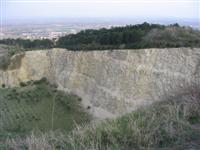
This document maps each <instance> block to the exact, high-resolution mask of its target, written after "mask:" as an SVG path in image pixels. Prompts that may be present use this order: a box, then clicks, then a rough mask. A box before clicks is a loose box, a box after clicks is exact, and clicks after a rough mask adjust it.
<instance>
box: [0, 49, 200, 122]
mask: <svg viewBox="0 0 200 150" xmlns="http://www.w3.org/2000/svg"><path fill="white" fill-rule="evenodd" d="M199 59H200V50H199V48H193V49H192V48H174V49H140V50H115V51H110V50H107V51H106V50H105V51H91V52H84V51H68V50H66V49H51V50H38V51H28V52H25V53H22V54H18V55H15V56H13V57H12V58H11V60H10V65H9V66H8V69H7V70H0V85H5V86H6V87H15V86H18V85H19V84H20V82H27V81H30V80H40V79H41V78H43V77H46V78H47V79H48V81H49V82H50V83H56V84H57V85H58V88H59V89H60V90H63V91H69V92H72V93H74V94H76V95H78V96H79V97H81V98H82V103H83V105H84V107H85V108H87V107H90V109H89V112H90V113H91V114H92V115H93V116H95V117H97V118H107V117H113V116H116V115H121V114H124V113H127V112H130V111H132V110H134V109H136V108H137V107H139V106H141V105H148V104H151V103H152V102H154V101H158V100H164V99H166V98H168V97H170V96H174V95H177V94H180V93H181V92H183V93H184V92H187V91H188V89H191V88H195V87H198V86H199V82H200V79H199V73H200V71H199V69H200V67H199V62H200V60H199Z"/></svg>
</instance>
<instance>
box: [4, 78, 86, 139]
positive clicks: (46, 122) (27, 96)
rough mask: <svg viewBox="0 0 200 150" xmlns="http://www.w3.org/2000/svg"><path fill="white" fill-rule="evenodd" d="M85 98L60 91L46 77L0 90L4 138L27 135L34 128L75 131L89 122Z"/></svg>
mask: <svg viewBox="0 0 200 150" xmlns="http://www.w3.org/2000/svg"><path fill="white" fill-rule="evenodd" d="M80 102H81V98H79V97H78V96H76V95H73V94H70V93H64V92H62V91H58V90H57V89H56V86H55V85H51V84H50V83H48V81H47V80H46V79H45V78H43V79H42V80H39V81H29V82H26V83H25V82H21V83H20V87H15V88H5V87H4V86H3V88H1V89H0V103H1V105H0V114H1V116H0V117H1V122H0V133H1V134H0V139H1V138H3V137H4V136H6V135H9V134H11V135H12V134H14V135H15V134H16V135H17V134H19V135H21V134H22V135H23V134H25V133H29V132H30V131H32V130H40V131H49V130H57V129H59V130H61V131H64V132H67V131H70V130H72V128H73V127H74V126H75V123H76V124H79V123H84V122H89V120H90V117H89V115H88V114H87V113H86V110H84V109H83V108H82V107H81V104H80Z"/></svg>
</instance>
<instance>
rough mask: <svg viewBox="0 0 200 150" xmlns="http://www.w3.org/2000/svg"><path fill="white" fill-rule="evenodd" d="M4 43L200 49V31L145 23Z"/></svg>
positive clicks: (17, 44) (89, 48)
mask: <svg viewBox="0 0 200 150" xmlns="http://www.w3.org/2000/svg"><path fill="white" fill-rule="evenodd" d="M0 44H7V45H15V46H18V47H23V48H31V49H37V48H51V47H60V48H67V49H70V50H105V49H138V48H166V47H200V31H198V30H195V29H192V28H190V27H181V26H179V25H178V24H173V25H168V26H164V25H159V24H149V23H146V22H145V23H143V24H139V25H127V26H125V27H113V28H111V29H105V28H102V29H99V30H92V29H88V30H83V31H81V32H79V33H77V34H70V35H66V36H64V37H60V38H59V39H58V41H57V42H53V41H50V40H34V41H30V40H22V39H4V40H1V41H0Z"/></svg>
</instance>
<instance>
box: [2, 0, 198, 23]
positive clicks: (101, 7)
mask: <svg viewBox="0 0 200 150" xmlns="http://www.w3.org/2000/svg"><path fill="white" fill-rule="evenodd" d="M2 3H3V4H2ZM1 4H2V5H1V13H2V14H1V17H2V18H3V20H4V19H6V20H12V19H35V18H50V17H53V18H56V17H59V18H61V17H71V18H73V17H113V18H117V17H120V18H122V17H126V18H129V17H133V18H179V19H180V18H183V19H184V18H189V19H196V20H198V19H200V18H199V17H200V0H171V1H170V0H1Z"/></svg>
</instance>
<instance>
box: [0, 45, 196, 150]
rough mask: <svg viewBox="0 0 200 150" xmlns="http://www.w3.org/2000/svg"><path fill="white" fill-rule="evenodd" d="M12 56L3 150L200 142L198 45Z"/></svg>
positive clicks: (4, 81)
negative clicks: (196, 46)
mask: <svg viewBox="0 0 200 150" xmlns="http://www.w3.org/2000/svg"><path fill="white" fill-rule="evenodd" d="M8 52H9V50H6V49H3V50H1V58H2V60H3V59H4V58H5V57H4V56H8V55H9V53H8ZM1 58H0V59H1ZM8 60H9V61H8V63H7V65H6V67H5V68H4V67H3V68H1V69H0V85H1V88H0V102H1V103H2V104H3V105H1V106H0V107H2V108H1V109H0V110H1V134H0V148H2V149H3V148H4V149H8V148H14V150H15V149H16V150H19V149H27V148H29V149H30V150H37V149H38V150H40V149H43V148H44V149H74V150H79V149H80V150H82V149H97V150H104V149H117V148H118V149H125V150H127V149H133V148H135V149H139V150H140V149H147V148H149V149H150V148H151V149H153V150H154V149H167V148H168V149H171V148H172V147H175V149H181V150H182V149H183V148H185V147H186V148H187V147H188V146H189V147H192V148H194V149H195V150H196V149H197V150H198V148H199V147H198V146H199V110H200V109H199V104H200V103H199V97H200V96H199V91H200V90H199V87H200V86H199V83H200V78H199V76H200V63H199V62H200V49H199V48H164V49H154V48H152V49H137V50H136V49H134V50H132V49H129V50H125V49H122V50H104V51H95V50H93V51H69V50H66V49H59V48H54V49H46V50H34V51H25V52H19V53H17V54H15V55H10V58H9V59H8ZM71 93H73V94H71ZM158 101H159V102H158ZM141 107H142V108H141ZM54 110H55V111H54ZM52 112H55V114H54V113H53V114H54V115H52ZM52 116H54V117H52ZM88 117H89V118H88ZM52 118H53V119H52ZM105 118H106V119H108V118H110V119H109V120H107V121H106V120H105V121H102V122H99V121H100V120H102V119H105ZM90 119H91V120H92V122H91V124H88V125H85V126H86V127H82V126H79V125H78V124H82V123H87V122H90ZM52 120H53V122H54V123H53V127H52ZM95 121H97V123H95ZM74 127H76V128H75V129H74ZM35 129H39V130H40V131H38V130H36V131H33V133H32V134H31V133H30V132H31V131H32V130H35ZM51 129H55V130H56V129H61V130H63V132H59V131H51ZM72 129H74V130H73V132H71V130H72ZM49 130H50V131H49ZM41 131H42V132H41ZM66 131H68V133H66ZM69 131H70V132H69ZM191 133H192V134H191Z"/></svg>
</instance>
